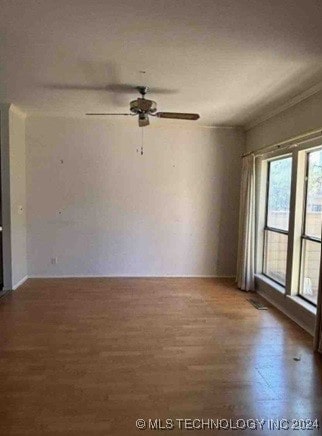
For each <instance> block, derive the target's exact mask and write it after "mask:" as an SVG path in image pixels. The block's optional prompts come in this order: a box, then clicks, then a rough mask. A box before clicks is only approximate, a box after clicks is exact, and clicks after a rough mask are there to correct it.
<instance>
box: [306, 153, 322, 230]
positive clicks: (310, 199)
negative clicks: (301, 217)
mask: <svg viewBox="0 0 322 436" xmlns="http://www.w3.org/2000/svg"><path fill="white" fill-rule="evenodd" d="M306 195H307V199H306V221H305V234H306V235H309V236H315V237H316V238H321V224H322V150H318V151H313V152H311V153H309V154H308V181H307V194H306Z"/></svg>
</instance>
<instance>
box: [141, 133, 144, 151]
mask: <svg viewBox="0 0 322 436" xmlns="http://www.w3.org/2000/svg"><path fill="white" fill-rule="evenodd" d="M143 130H144V127H141V132H142V134H141V156H143Z"/></svg>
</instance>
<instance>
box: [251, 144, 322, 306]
mask: <svg viewBox="0 0 322 436" xmlns="http://www.w3.org/2000/svg"><path fill="white" fill-rule="evenodd" d="M319 148H322V136H318V137H315V138H312V139H307V140H305V141H304V140H303V141H301V142H295V141H294V143H288V144H287V146H286V147H281V148H279V149H275V150H274V151H270V152H266V153H263V154H262V155H260V156H258V158H257V159H256V207H255V211H256V213H255V215H256V243H255V256H256V263H255V275H256V277H257V278H258V279H261V278H262V280H264V281H265V283H267V284H268V285H267V286H269V288H270V289H272V291H275V292H277V293H278V294H282V296H283V295H284V297H290V298H292V300H293V301H294V302H296V303H297V302H298V303H299V304H300V302H301V301H302V302H303V304H304V305H306V306H309V307H311V309H310V310H312V313H315V312H316V306H315V305H314V303H312V302H309V301H308V300H305V299H303V298H299V297H300V295H299V289H300V272H301V268H302V264H301V262H302V257H301V241H302V240H301V235H302V229H303V227H302V226H303V213H304V210H305V209H304V204H303V203H304V181H305V180H304V179H305V174H306V167H305V165H306V160H305V157H306V155H307V153H309V152H310V151H316V150H318V149H319ZM287 157H292V174H291V198H290V215H289V228H288V244H287V251H288V257H287V268H286V282H285V285H283V284H281V283H280V282H277V281H276V280H274V279H272V278H271V277H269V276H268V275H267V274H265V273H263V270H264V249H265V245H264V242H265V227H266V224H267V220H266V214H267V211H266V209H267V198H268V184H267V180H268V164H269V162H271V161H273V160H277V159H281V158H287ZM294 174H296V175H297V177H294ZM268 227H270V226H268ZM269 230H271V229H269ZM272 230H273V231H274V230H275V231H276V230H277V231H278V233H280V230H279V229H275V228H272ZM282 233H283V232H282ZM262 280H260V281H259V282H257V283H258V285H259V284H260V288H262V283H264V282H263V281H262ZM301 304H302V303H301Z"/></svg>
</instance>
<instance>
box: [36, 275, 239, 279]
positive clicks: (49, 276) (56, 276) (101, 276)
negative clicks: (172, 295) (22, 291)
mask: <svg viewBox="0 0 322 436" xmlns="http://www.w3.org/2000/svg"><path fill="white" fill-rule="evenodd" d="M28 278H30V279H73V278H75V279H77V278H78V279H82V278H92V279H95V278H107V279H108V278H109V279H112V278H116V279H117V278H136V279H140V278H141V279H146V278H156V279H158V278H159V279H164V278H169V279H171V278H178V279H179V278H183V279H184V278H208V279H235V278H236V276H225V275H179V274H178V275H163V276H160V275H133V274H111V275H106V274H96V275H94V274H68V275H46V274H32V275H29V276H28Z"/></svg>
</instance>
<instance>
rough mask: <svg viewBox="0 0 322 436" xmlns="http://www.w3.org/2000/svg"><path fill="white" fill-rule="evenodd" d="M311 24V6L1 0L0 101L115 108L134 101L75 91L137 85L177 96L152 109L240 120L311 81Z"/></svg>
mask: <svg viewBox="0 0 322 436" xmlns="http://www.w3.org/2000/svg"><path fill="white" fill-rule="evenodd" d="M321 19H322V2H321V1H320V0H316V1H314V0H118V1H117V0H112V1H111V0H0V29H1V30H0V33H1V35H0V36H1V40H0V50H1V66H0V102H10V103H14V104H16V105H17V106H19V107H20V108H21V109H22V110H24V111H26V112H28V113H29V112H38V111H45V112H52V113H53V114H58V113H59V114H73V115H78V114H84V113H85V112H89V111H103V112H109V111H112V112H113V111H116V112H119V111H121V112H124V111H127V109H128V102H129V100H130V99H131V97H133V98H135V94H129V95H127V94H125V95H124V94H121V95H119V94H117V93H112V92H108V91H106V90H88V89H82V87H83V88H84V87H85V88H86V87H91V86H94V87H95V86H98V87H105V86H107V85H111V84H117V83H126V84H134V85H136V84H146V85H149V86H151V87H152V88H153V87H162V88H170V89H172V90H175V91H176V93H173V94H169V95H164V94H160V95H156V94H151V95H150V97H151V98H152V99H155V100H157V102H158V109H159V110H167V111H185V112H187V111H188V112H199V113H200V114H201V119H200V120H199V121H198V122H199V123H200V124H203V125H222V124H224V125H243V124H245V123H247V122H249V121H250V120H252V119H253V118H254V117H256V116H257V115H259V114H260V113H261V112H263V111H266V110H269V109H272V108H273V107H274V106H276V105H277V104H281V103H284V102H285V101H286V100H288V99H289V98H291V97H294V96H295V95H296V94H298V93H300V92H302V91H304V90H305V89H307V88H309V87H311V86H313V85H315V84H316V83H318V82H320V81H321V79H322V26H321V22H322V20H321ZM142 70H143V71H146V73H145V74H142V73H140V72H139V71H142ZM60 85H62V87H63V88H64V87H66V88H68V87H71V88H72V87H73V86H76V88H77V87H79V88H80V89H57V86H58V87H59V86H60ZM164 122H166V121H164Z"/></svg>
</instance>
